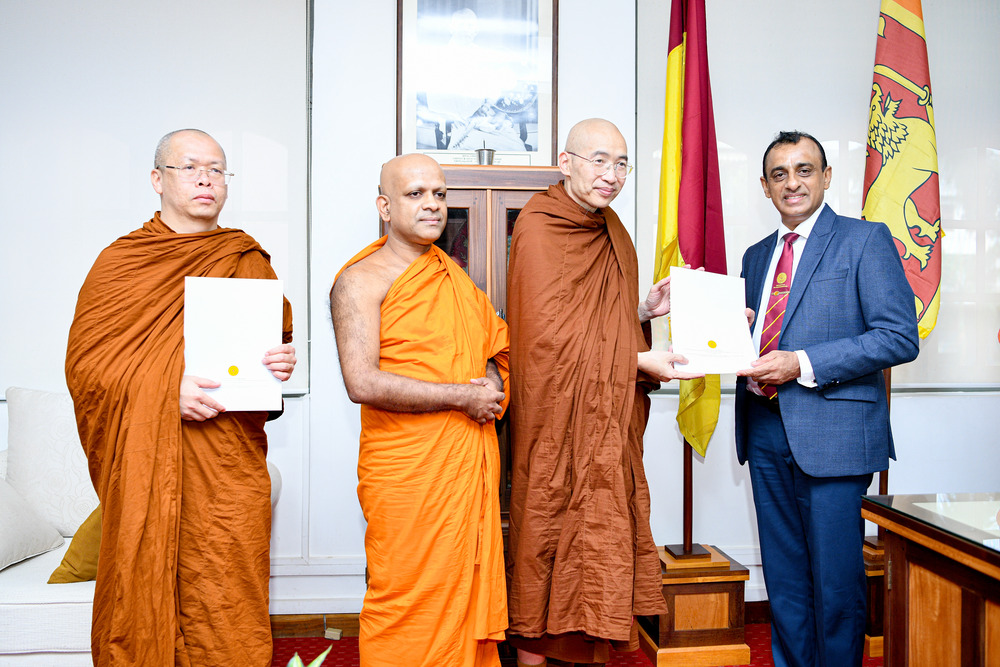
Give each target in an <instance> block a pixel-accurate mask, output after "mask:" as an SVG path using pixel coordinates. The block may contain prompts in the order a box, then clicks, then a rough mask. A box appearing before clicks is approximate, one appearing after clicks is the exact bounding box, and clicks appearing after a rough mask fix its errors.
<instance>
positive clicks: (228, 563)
mask: <svg viewBox="0 0 1000 667" xmlns="http://www.w3.org/2000/svg"><path fill="white" fill-rule="evenodd" d="M228 178H229V174H227V173H226V158H225V154H224V153H223V151H222V148H221V147H220V146H219V144H218V143H216V142H215V140H214V139H212V138H211V137H210V136H208V135H207V134H205V133H203V132H200V131H197V130H182V131H178V132H173V133H171V134H168V135H167V136H165V137H164V138H163V140H161V142H160V145H159V146H158V148H157V151H156V158H155V168H154V170H153V172H152V175H151V179H152V183H153V188H154V189H155V190H156V192H157V193H159V195H160V202H161V207H162V209H161V211H159V212H157V213H156V215H154V216H153V219H152V220H150V221H149V222H147V223H146V224H145V225H143V226H142V228H141V229H138V230H136V231H134V232H132V233H131V234H128V235H126V236H123V237H122V238H120V239H118V240H117V241H115V242H114V243H112V244H111V245H110V246H109V247H108V248H106V249H105V250H104V251H103V252H102V253H101V255H100V256H99V257H98V259H97V261H96V262H95V264H94V266H93V268H92V269H91V271H90V273H89V275H88V276H87V279H86V281H85V282H84V284H83V288H82V289H81V290H80V296H79V300H78V302H77V308H76V316H75V317H74V320H73V325H72V328H71V329H70V335H69V346H68V350H67V354H66V381H67V384H68V385H69V389H70V393H71V394H72V396H73V404H74V407H75V410H76V417H77V425H78V429H79V433H80V440H81V441H82V443H83V447H84V450H85V451H86V454H87V459H88V462H89V467H90V475H91V479H92V480H93V483H94V488H95V489H96V490H97V494H98V496H99V498H100V500H101V505H102V509H103V521H102V530H101V548H100V559H99V565H98V572H97V589H96V591H95V594H94V618H93V629H92V642H91V645H92V653H93V659H94V664H95V665H97V666H102V667H103V666H105V665H108V666H110V665H114V666H118V665H137V666H141V667H168V666H173V665H183V666H185V667H186V666H189V665H190V666H200V665H205V666H208V665H212V666H215V665H241V666H244V665H250V666H254V667H267V666H269V665H270V664H271V629H270V619H269V616H268V583H269V580H270V558H269V552H270V538H271V504H270V479H269V477H268V473H267V464H266V462H265V459H264V456H265V454H266V452H267V438H266V436H265V434H264V422H265V421H266V420H267V418H268V413H267V412H232V413H227V412H226V411H225V407H224V406H223V405H221V404H219V403H218V402H217V401H215V400H214V399H213V398H211V397H210V396H209V395H208V394H207V393H206V392H205V391H203V390H204V389H206V388H211V387H217V386H219V385H218V383H217V382H214V381H212V380H211V379H206V378H198V377H194V376H189V375H185V374H184V339H183V320H184V309H183V307H184V277H185V276H211V277H223V278H265V279H273V278H274V277H275V275H274V271H273V270H272V269H271V266H270V262H269V258H268V255H267V253H266V252H264V250H263V249H262V248H261V247H260V246H259V245H258V244H257V242H256V241H254V240H253V239H252V238H251V237H250V236H248V235H247V234H245V233H243V232H242V231H239V230H236V229H225V228H220V227H219V226H218V217H219V212H220V211H221V210H222V206H223V204H224V203H225V201H226V194H227V182H228ZM284 308H285V310H284V325H283V329H284V335H283V339H284V341H285V344H283V345H280V346H278V347H275V348H274V349H272V350H270V351H268V352H267V353H266V355H264V360H263V363H264V364H265V365H266V366H267V367H268V368H269V369H270V370H271V372H272V373H273V374H274V375H275V376H276V377H278V378H279V379H281V380H287V379H288V377H289V376H290V375H291V372H292V370H293V369H294V367H295V350H294V348H292V346H291V345H289V344H287V343H288V342H289V341H291V334H292V320H291V308H290V307H289V304H288V302H287V300H286V301H285V303H284ZM262 353H263V350H262Z"/></svg>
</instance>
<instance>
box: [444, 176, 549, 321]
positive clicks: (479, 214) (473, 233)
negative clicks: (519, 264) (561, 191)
mask: <svg viewBox="0 0 1000 667" xmlns="http://www.w3.org/2000/svg"><path fill="white" fill-rule="evenodd" d="M443 169H444V174H445V181H446V182H447V184H448V226H447V229H446V230H445V232H444V233H443V234H442V235H441V238H440V239H438V242H437V245H438V246H439V247H440V248H441V249H442V250H444V251H445V252H447V253H448V254H449V255H451V257H452V258H453V259H454V260H455V261H456V262H458V263H459V265H461V266H462V267H464V268H465V270H466V272H467V273H468V274H469V277H471V278H472V280H473V282H475V283H476V285H478V286H479V288H480V289H481V290H483V291H484V292H486V294H487V296H489V297H490V300H491V301H492V302H493V305H494V306H495V307H496V309H497V311H498V312H500V313H501V315H504V314H505V313H506V310H507V260H508V259H509V257H510V235H511V234H513V233H514V222H515V220H517V215H518V213H520V212H521V209H522V208H523V207H524V205H525V204H527V203H528V200H529V199H531V196H532V195H534V194H535V193H536V192H542V191H544V190H546V189H548V187H549V186H550V185H552V184H554V183H558V182H559V181H560V180H562V174H561V173H560V172H559V169H558V168H557V167H501V166H457V165H445V166H444V167H443Z"/></svg>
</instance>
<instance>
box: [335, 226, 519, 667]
mask: <svg viewBox="0 0 1000 667" xmlns="http://www.w3.org/2000/svg"><path fill="white" fill-rule="evenodd" d="M385 240H386V239H385V237H383V238H382V239H380V240H379V241H377V242H375V243H373V244H372V245H370V246H368V247H367V248H365V249H364V250H363V251H361V252H360V253H359V254H358V255H356V256H355V257H354V258H353V259H351V261H350V262H348V263H347V265H346V266H345V267H344V268H347V266H350V265H352V264H354V263H355V262H358V261H360V260H361V259H363V258H365V257H367V256H368V255H370V254H371V253H373V252H375V251H376V250H378V249H379V248H381V247H382V246H383V245H384V244H385ZM380 341H381V349H380V356H379V368H380V369H381V370H383V371H388V372H391V373H397V374H399V375H405V376H408V377H412V378H416V379H418V380H425V381H428V382H439V383H455V384H464V383H467V382H468V381H469V380H470V379H471V378H477V377H483V376H484V375H485V373H486V362H487V361H488V360H490V359H493V360H494V362H495V363H496V365H497V367H498V368H499V370H500V374H501V376H502V377H503V378H504V383H505V384H506V382H507V376H508V371H507V350H508V335H507V325H506V324H504V322H503V320H501V319H500V318H499V317H497V315H496V313H495V312H494V309H493V306H492V305H491V304H490V301H489V299H487V297H486V295H485V294H483V292H482V291H480V290H479V289H478V288H477V287H476V286H475V285H474V284H473V282H472V281H471V280H470V279H469V277H468V276H467V275H466V274H465V272H463V271H462V269H461V268H460V267H459V266H458V265H457V264H455V262H454V261H452V260H451V258H450V257H448V256H447V255H446V254H445V253H443V252H442V251H441V250H440V249H438V248H437V247H436V246H431V248H430V250H428V251H427V252H426V253H424V254H423V255H421V256H420V257H419V258H418V259H417V260H415V261H414V262H413V263H412V264H411V265H410V266H409V267H407V269H406V270H405V271H404V272H403V274H402V275H401V276H399V278H397V279H396V281H395V282H394V283H393V284H392V286H391V287H390V288H389V292H388V294H386V297H385V300H384V301H383V302H382V309H381V331H380ZM504 407H506V404H505V405H504ZM499 483H500V456H499V449H498V444H497V435H496V430H495V428H494V425H493V424H492V423H487V424H484V425H481V424H479V423H477V422H475V421H473V420H472V419H470V418H469V417H467V416H466V415H465V414H463V413H462V412H459V411H454V410H448V411H439V412H426V413H402V412H390V411H387V410H380V409H377V408H373V407H370V406H367V405H365V406H362V407H361V449H360V454H359V458H358V498H359V499H360V501H361V508H362V510H363V511H364V514H365V519H366V520H367V521H368V529H367V531H366V532H365V553H366V555H367V558H368V576H369V579H368V592H367V593H366V595H365V601H364V608H363V609H362V611H361V637H360V648H361V664H362V665H363V666H364V667H376V666H385V667H398V666H399V665H403V664H405V665H408V666H411V667H417V666H419V665H427V666H431V665H435V666H436V665H455V666H462V667H479V666H487V665H499V664H500V663H499V659H498V657H497V648H496V642H497V641H500V640H502V639H503V638H504V629H505V628H506V627H507V601H506V592H505V588H504V571H503V542H502V537H501V534H500V502H499Z"/></svg>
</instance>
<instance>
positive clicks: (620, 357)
mask: <svg viewBox="0 0 1000 667" xmlns="http://www.w3.org/2000/svg"><path fill="white" fill-rule="evenodd" d="M507 276H508V278H507V280H508V283H507V284H508V288H507V293H508V321H509V323H510V327H511V392H512V399H511V426H512V429H513V431H512V433H513V452H514V462H513V483H512V498H511V507H510V563H509V565H508V575H509V583H510V591H509V597H508V607H509V610H510V631H509V634H512V635H515V636H514V637H513V638H512V642H513V643H514V644H515V646H518V647H520V648H524V649H526V650H529V651H532V652H535V653H544V654H547V655H550V656H551V657H556V658H561V659H564V660H575V661H578V662H594V661H604V660H607V655H608V648H607V645H608V641H616V642H618V641H621V642H630V643H631V644H632V645H634V646H637V644H636V643H635V633H634V628H633V624H632V617H633V616H634V615H644V614H660V613H664V612H665V611H666V604H665V602H664V600H663V595H662V593H661V583H660V582H661V576H660V562H659V557H658V555H657V552H656V547H655V545H654V543H653V538H652V533H651V531H650V528H649V487H648V486H647V483H646V477H645V473H644V471H643V466H642V434H643V431H644V430H645V427H646V420H647V418H648V416H649V398H648V396H647V394H648V392H649V391H650V390H652V389H654V388H655V387H656V386H658V385H657V384H656V382H655V381H652V380H651V378H649V377H647V376H646V375H645V374H640V373H639V372H638V367H637V353H638V352H640V351H645V350H648V349H649V345H648V335H649V329H648V327H645V328H644V327H643V326H641V325H640V323H639V318H638V315H637V307H638V304H639V294H638V263H637V260H636V255H635V249H634V247H633V245H632V240H631V238H630V237H629V235H628V232H627V231H626V230H625V228H624V227H623V226H622V224H621V221H620V220H619V219H618V216H617V215H615V213H614V211H612V210H611V209H610V208H606V209H603V210H598V211H597V212H594V213H590V212H588V211H586V210H585V209H583V208H582V207H581V206H579V205H578V204H577V203H576V202H574V201H573V200H572V199H571V198H570V197H569V195H568V194H567V193H566V190H565V188H564V185H563V184H562V183H560V184H558V185H553V186H551V187H550V188H549V189H548V192H545V193H539V194H536V195H535V196H534V197H532V198H531V200H530V201H529V202H528V204H527V206H526V207H525V208H524V209H523V210H522V211H521V214H520V216H519V217H518V219H517V222H516V224H515V226H514V235H513V239H512V244H511V252H510V265H509V267H508V274H507ZM595 640H597V641H595Z"/></svg>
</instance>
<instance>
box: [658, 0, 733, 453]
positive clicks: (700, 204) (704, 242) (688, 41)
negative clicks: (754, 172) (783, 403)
mask: <svg viewBox="0 0 1000 667" xmlns="http://www.w3.org/2000/svg"><path fill="white" fill-rule="evenodd" d="M668 44H669V50H668V55H667V101H666V113H665V119H664V128H663V156H662V162H661V164H660V211H659V224H658V227H657V232H656V258H655V260H654V269H655V279H656V280H660V279H662V278H663V277H665V276H667V275H668V274H669V272H670V267H671V266H684V265H685V264H690V265H691V266H692V267H693V268H699V267H702V266H704V267H705V270H706V271H711V272H713V273H726V242H725V237H724V235H723V230H722V191H721V188H720V186H719V156H718V151H717V149H716V143H715V116H714V114H713V113H712V88H711V85H710V84H709V79H708V45H707V43H706V40H705V0H673V4H672V5H671V8H670V38H669V41H668ZM719 402H720V391H719V376H718V375H710V376H708V377H706V378H704V379H702V380H684V381H681V383H680V405H679V406H678V408H677V424H678V425H679V426H680V431H681V434H683V436H684V439H685V440H687V442H688V443H690V445H691V446H692V447H694V448H695V450H696V451H697V452H698V453H699V454H701V455H702V456H704V455H705V451H706V450H707V449H708V441H709V440H710V439H711V438H712V433H713V432H714V431H715V425H716V424H717V423H718V421H719Z"/></svg>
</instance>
